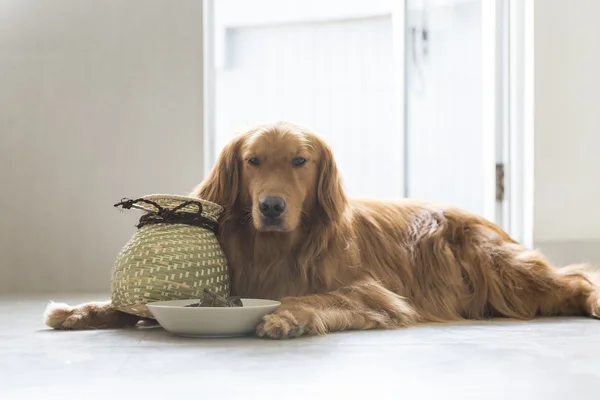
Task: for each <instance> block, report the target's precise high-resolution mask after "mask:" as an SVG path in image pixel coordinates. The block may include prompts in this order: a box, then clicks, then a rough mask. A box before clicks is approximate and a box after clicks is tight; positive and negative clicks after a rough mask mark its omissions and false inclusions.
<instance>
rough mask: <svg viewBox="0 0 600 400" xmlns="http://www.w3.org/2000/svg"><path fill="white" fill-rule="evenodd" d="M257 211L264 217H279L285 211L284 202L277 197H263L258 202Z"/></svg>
mask: <svg viewBox="0 0 600 400" xmlns="http://www.w3.org/2000/svg"><path fill="white" fill-rule="evenodd" d="M258 209H259V210H260V213H261V214H262V215H264V216H265V217H269V218H275V217H279V216H280V215H281V214H283V212H284V211H285V200H283V199H282V198H281V197H277V196H265V197H262V198H261V199H260V200H259V201H258Z"/></svg>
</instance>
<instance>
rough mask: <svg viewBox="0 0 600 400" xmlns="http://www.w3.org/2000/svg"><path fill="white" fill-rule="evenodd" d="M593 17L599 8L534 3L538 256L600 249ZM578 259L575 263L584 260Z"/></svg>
mask: <svg viewBox="0 0 600 400" xmlns="http://www.w3.org/2000/svg"><path fill="white" fill-rule="evenodd" d="M598 15H600V1H597V0H568V1H565V0H538V1H536V2H535V193H534V196H535V203H534V213H535V214H534V239H535V242H536V243H540V244H541V246H542V248H544V247H548V248H550V247H551V246H550V245H549V244H548V243H549V242H600V154H599V152H598V150H599V149H600V107H599V106H600V98H599V93H600V24H598ZM571 247H572V246H571ZM593 249H596V251H597V253H596V254H597V257H598V258H599V259H598V260H593V261H596V262H600V250H598V246H597V245H596V244H594V245H593V246H590V247H589V250H590V251H593ZM578 253H581V252H574V253H573V254H572V257H573V258H574V261H577V260H575V258H577V259H579V258H582V257H583V258H590V257H587V256H585V255H583V254H578Z"/></svg>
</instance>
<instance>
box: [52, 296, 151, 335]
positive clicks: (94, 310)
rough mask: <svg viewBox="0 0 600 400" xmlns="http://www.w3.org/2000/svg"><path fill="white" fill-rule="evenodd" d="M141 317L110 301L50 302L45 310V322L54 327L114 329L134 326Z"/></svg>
mask: <svg viewBox="0 0 600 400" xmlns="http://www.w3.org/2000/svg"><path fill="white" fill-rule="evenodd" d="M140 319H141V318H140V317H138V316H136V315H132V314H127V313H124V312H121V311H119V310H116V309H115V308H113V307H112V306H111V304H110V301H104V302H92V303H83V304H79V305H77V306H69V305H67V304H65V303H55V302H52V301H51V302H50V304H48V306H47V307H46V311H44V322H45V324H46V325H48V326H49V327H51V328H53V329H62V330H82V329H113V328H125V327H128V326H134V325H136V324H137V323H138V322H139V321H140Z"/></svg>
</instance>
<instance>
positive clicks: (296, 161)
mask: <svg viewBox="0 0 600 400" xmlns="http://www.w3.org/2000/svg"><path fill="white" fill-rule="evenodd" d="M304 164H306V158H302V157H296V158H294V159H293V160H292V165H293V166H294V167H301V166H303V165H304Z"/></svg>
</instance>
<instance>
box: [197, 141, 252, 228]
mask: <svg viewBox="0 0 600 400" xmlns="http://www.w3.org/2000/svg"><path fill="white" fill-rule="evenodd" d="M243 140H244V137H243V136H238V137H236V138H234V139H233V140H231V141H230V142H229V143H228V144H227V145H226V146H225V147H224V148H223V150H222V151H221V154H219V158H218V160H217V162H216V164H215V166H214V167H213V169H212V171H211V172H210V174H209V175H208V177H207V178H206V179H205V180H204V182H202V183H201V184H200V185H198V187H196V189H194V191H193V192H192V195H191V196H193V197H198V198H200V199H204V200H208V201H212V202H213V203H217V204H219V205H221V206H223V208H224V209H225V211H224V215H223V217H225V216H227V215H230V214H231V213H233V212H234V210H235V208H236V203H237V201H238V196H239V191H240V180H241V174H240V156H239V154H240V147H241V145H242V142H243Z"/></svg>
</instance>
